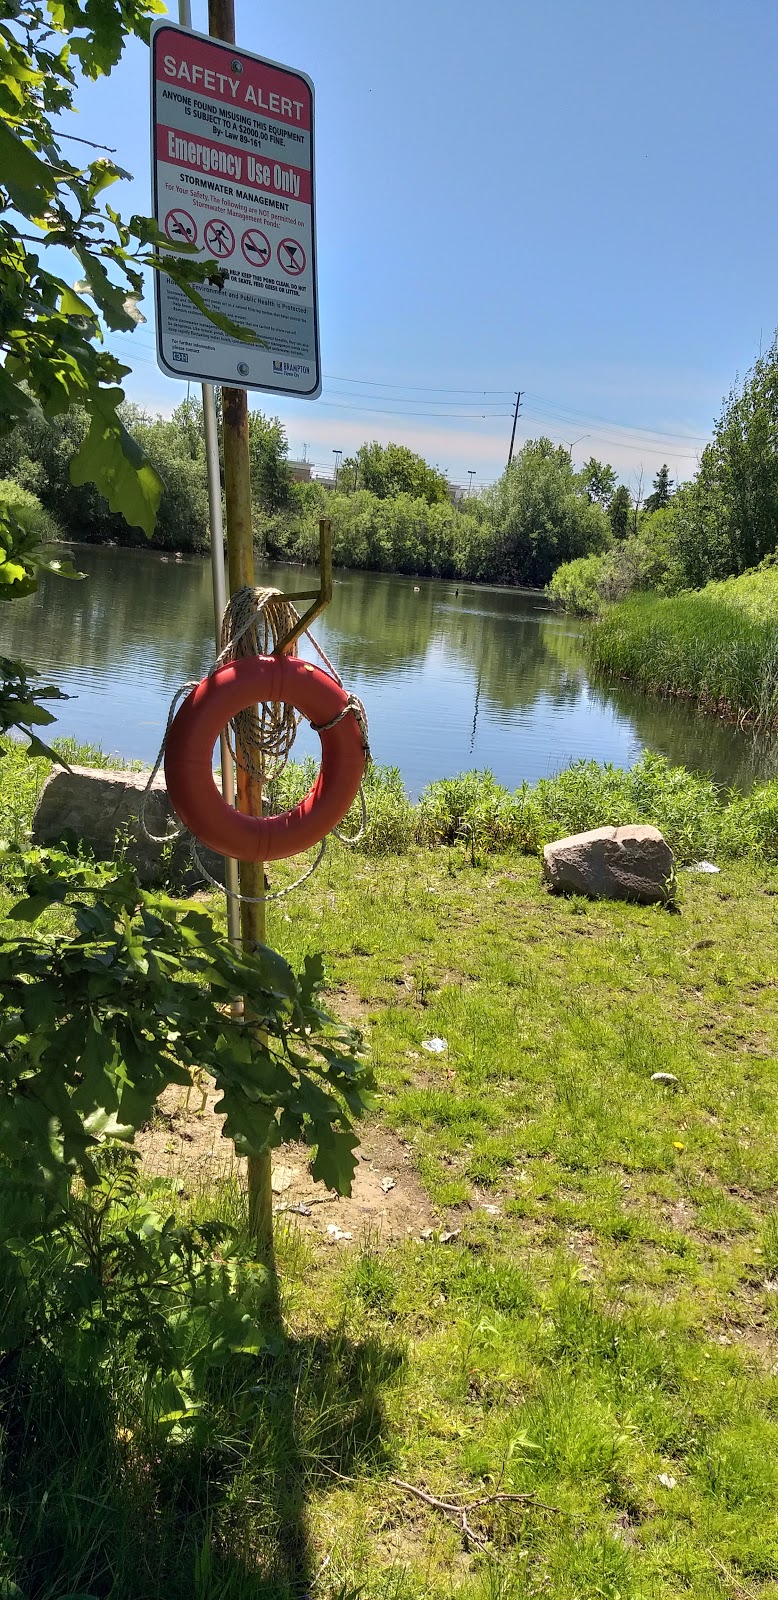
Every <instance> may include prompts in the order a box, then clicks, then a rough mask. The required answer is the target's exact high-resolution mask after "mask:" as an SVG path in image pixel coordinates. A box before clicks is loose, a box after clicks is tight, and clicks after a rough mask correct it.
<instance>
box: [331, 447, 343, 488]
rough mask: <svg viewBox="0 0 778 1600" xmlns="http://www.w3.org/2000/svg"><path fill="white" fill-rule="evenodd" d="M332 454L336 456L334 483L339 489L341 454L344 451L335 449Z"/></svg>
mask: <svg viewBox="0 0 778 1600" xmlns="http://www.w3.org/2000/svg"><path fill="white" fill-rule="evenodd" d="M332 454H333V455H334V457H335V483H334V488H336V489H337V487H338V473H339V472H340V458H341V456H342V454H343V451H342V450H333V452H332Z"/></svg>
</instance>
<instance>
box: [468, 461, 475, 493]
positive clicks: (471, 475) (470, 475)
mask: <svg viewBox="0 0 778 1600" xmlns="http://www.w3.org/2000/svg"><path fill="white" fill-rule="evenodd" d="M467 476H468V478H469V479H470V482H469V484H468V486H467V498H468V500H469V499H470V496H471V494H472V492H473V479H474V477H475V467H468V469H467Z"/></svg>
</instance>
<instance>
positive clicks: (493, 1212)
mask: <svg viewBox="0 0 778 1600" xmlns="http://www.w3.org/2000/svg"><path fill="white" fill-rule="evenodd" d="M481 1210H482V1211H485V1212H486V1215H487V1217H499V1215H500V1207H499V1206H482V1207H481Z"/></svg>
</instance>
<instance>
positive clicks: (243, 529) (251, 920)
mask: <svg viewBox="0 0 778 1600" xmlns="http://www.w3.org/2000/svg"><path fill="white" fill-rule="evenodd" d="M208 31H209V33H210V34H211V35H212V37H214V38H216V39H224V40H225V42H226V43H227V44H234V43H235V0H208ZM222 434H223V439H224V499H225V505H226V509H227V567H228V573H229V582H230V594H231V595H232V594H235V592H236V590H237V589H244V588H249V589H253V588H254V537H253V530H252V525H251V468H250V459H249V407H248V394H247V392H246V390H245V389H233V388H231V387H223V388H222ZM236 778H237V802H238V810H239V811H242V812H244V813H246V814H247V815H248V816H252V817H261V815H262V785H261V783H260V781H259V779H258V778H255V777H254V775H253V773H251V772H248V771H247V770H246V769H245V768H244V767H243V766H241V764H240V763H238V766H237V772H236ZM238 876H239V880H240V892H241V894H242V895H244V896H245V897H246V898H245V899H244V900H243V901H242V902H241V907H240V931H241V937H242V941H243V948H244V950H245V951H247V952H248V951H252V950H254V949H256V946H257V945H259V944H264V943H265V903H264V900H263V899H262V898H261V896H263V895H264V893H265V867H264V862H262V861H241V863H240V867H239V872H238ZM248 1198H249V1228H250V1231H251V1234H252V1237H253V1238H254V1239H255V1241H256V1243H257V1245H258V1248H259V1252H260V1255H261V1256H262V1258H263V1260H264V1261H265V1262H266V1263H267V1264H268V1265H272V1261H273V1195H272V1190H271V1187H270V1151H269V1150H268V1151H266V1152H265V1153H264V1154H263V1155H261V1156H249V1160H248Z"/></svg>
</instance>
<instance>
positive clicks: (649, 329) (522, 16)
mask: <svg viewBox="0 0 778 1600" xmlns="http://www.w3.org/2000/svg"><path fill="white" fill-rule="evenodd" d="M192 12H193V25H194V27H195V28H199V29H201V31H206V15H207V6H206V0H192ZM171 13H172V15H173V17H174V18H175V16H176V15H177V12H176V9H175V5H174V4H171ZM236 22H237V36H238V42H239V43H240V44H243V45H245V47H246V48H247V49H250V50H253V51H255V52H257V53H258V54H262V55H267V56H269V57H271V58H272V59H275V60H277V61H281V62H284V63H287V64H289V65H291V66H294V67H299V68H302V69H303V70H304V71H306V72H308V73H309V74H310V76H311V77H312V78H313V80H314V83H315V86H316V94H317V128H316V137H317V207H318V237H319V283H320V315H321V330H322V364H323V371H324V373H325V384H324V392H323V395H322V398H321V400H319V401H312V402H306V401H296V400H295V401H292V400H288V399H284V398H280V399H277V398H274V397H269V396H268V397H267V399H265V397H263V396H258V397H256V399H255V400H254V401H252V403H256V404H259V405H260V406H261V407H262V409H264V410H268V411H270V412H271V413H273V414H277V415H279V416H280V417H281V419H282V420H283V422H284V424H285V426H286V428H287V431H288V435H289V442H290V451H291V453H292V454H293V455H299V454H301V453H302V449H303V445H304V444H305V445H306V446H307V454H308V457H309V459H311V460H312V461H313V462H314V463H316V464H318V465H320V466H321V468H322V469H327V470H329V469H330V468H331V464H332V461H333V455H332V452H333V450H334V449H342V450H344V451H345V452H346V453H348V452H349V451H350V450H351V449H353V448H354V447H355V446H356V445H357V444H359V443H360V442H361V441H362V440H363V439H365V438H377V439H380V440H382V441H386V440H389V439H396V440H398V441H400V442H403V443H407V444H409V445H410V446H411V447H412V448H414V449H417V450H419V451H420V452H421V453H422V454H424V455H426V456H427V457H428V458H429V459H430V460H432V461H433V462H436V463H437V464H439V465H440V466H441V467H442V468H443V469H444V470H446V471H447V472H448V474H449V476H450V477H451V478H452V479H453V480H454V481H456V482H464V483H466V482H467V473H468V469H470V468H473V469H475V482H476V484H479V483H486V482H489V481H491V480H493V479H494V478H495V477H496V476H497V475H498V473H499V472H500V471H501V469H502V467H503V465H504V462H505V457H506V454H507V445H508V439H509V436H510V426H511V423H510V411H511V409H512V397H513V394H514V392H515V390H516V389H517V388H521V389H522V390H523V391H525V399H524V402H523V408H522V416H521V417H520V421H519V429H518V435H517V437H518V439H519V441H521V440H522V439H523V438H527V437H536V436H537V435H538V434H539V433H542V432H546V433H548V434H549V435H550V436H551V437H552V438H554V439H556V440H559V441H560V442H564V443H565V444H567V445H572V447H573V459H574V460H575V461H576V462H577V463H579V464H580V462H582V461H583V460H584V459H585V457H586V456H588V455H589V454H591V453H594V454H596V455H598V456H600V457H603V458H605V459H608V460H610V461H612V462H613V463H614V465H615V466H616V467H617V468H618V470H619V472H620V473H621V475H622V476H623V477H625V478H627V479H632V481H633V482H634V479H635V477H636V475H637V473H638V472H639V470H640V468H641V466H642V467H643V469H644V472H645V476H646V480H647V481H650V479H651V478H652V477H653V475H654V473H655V472H656V469H657V467H658V466H659V465H660V463H661V462H662V461H665V460H666V461H668V463H669V464H670V468H671V471H672V472H673V474H674V475H676V476H680V477H688V476H691V474H692V473H693V471H694V467H695V461H696V457H697V454H698V452H699V450H700V449H701V448H702V445H703V443H704V441H705V439H706V437H708V435H709V431H710V427H711V422H712V419H713V417H714V416H715V414H716V412H717V411H718V409H719V406H720V403H721V399H722V396H723V395H724V394H725V392H726V391H727V390H728V388H729V386H730V384H731V382H732V381H733V379H734V378H735V376H736V374H737V373H738V372H739V373H741V374H742V373H743V372H744V371H745V370H746V369H747V367H748V366H749V365H750V363H751V361H752V360H753V359H754V357H755V356H756V355H757V354H758V351H759V348H760V343H762V344H767V343H768V342H769V340H770V338H771V335H772V331H773V328H774V326H775V324H776V323H778V300H777V298H776V232H777V231H778V220H777V217H778V212H777V210H776V205H775V187H776V184H775V162H776V146H777V141H776V132H777V131H778V130H777V128H776V124H777V123H778V111H777V110H776V95H775V87H774V84H775V70H776V62H777V61H778V7H776V5H775V3H774V0H544V3H539V0H535V3H534V4H529V3H528V0H482V4H481V5H480V6H475V7H474V6H473V5H472V4H467V5H466V4H464V0H445V3H443V0H416V3H411V0H394V4H393V5H392V6H389V7H386V6H384V7H378V6H365V5H364V4H356V3H355V0H330V3H329V4H327V5H323V4H322V3H321V0H318V3H314V0H287V3H286V4H284V5H282V6H271V5H268V4H266V3H264V0H263V3H260V0H236ZM148 93H149V91H148V54H147V51H146V50H145V47H142V46H140V45H138V44H134V45H133V46H132V47H131V48H129V49H128V51H127V52H126V54H125V56H124V58H123V60H122V62H121V64H120V66H119V67H118V68H117V69H116V71H115V73H114V74H113V75H112V76H111V78H110V80H109V81H107V82H103V83H99V84H97V85H94V86H92V85H89V86H86V87H85V88H84V89H83V91H82V92H81V93H80V95H79V105H80V112H81V114H80V117H79V119H78V132H79V133H80V134H82V135H83V136H84V137H87V138H91V139H95V140H99V141H102V142H105V143H107V144H109V145H114V146H116V148H117V152H118V154H117V160H118V161H119V163H120V164H121V165H122V166H125V167H127V168H128V169H129V170H130V171H131V172H133V173H134V174H135V182H134V183H133V185H132V186H129V185H122V186H121V189H122V191H123V192H122V193H121V198H120V205H121V209H123V210H125V211H129V210H133V211H147V210H148V209H149V208H150V202H149V176H148V166H149V156H148V142H149V136H148ZM69 126H70V127H72V130H73V131H74V132H75V131H76V123H75V122H74V123H71V124H69ZM72 148H73V150H74V151H75V149H76V147H75V146H73V147H72ZM119 193H120V191H119V188H118V187H117V188H116V189H115V190H114V191H113V193H112V195H111V197H110V198H111V199H112V201H114V203H116V200H115V199H114V197H118V196H119ZM146 309H147V314H148V315H149V318H151V316H152V311H151V303H150V301H149V303H148V304H147V307H146ZM115 347H116V349H117V350H120V351H121V353H122V355H123V356H124V357H125V358H126V359H128V361H129V362H131V363H132V365H133V368H134V371H133V376H132V378H131V379H129V380H128V382H127V388H128V393H129V394H130V396H131V397H132V398H133V399H136V400H138V401H140V402H142V403H143V404H144V405H146V406H147V407H148V408H149V409H151V410H161V411H169V410H170V409H172V407H173V406H174V405H175V404H177V402H178V400H179V399H180V398H181V396H182V394H183V393H184V392H185V388H184V386H182V385H180V384H178V383H176V382H175V381H173V380H171V379H169V378H167V377H165V376H164V375H163V374H162V373H161V372H159V371H158V370H157V369H156V365H155V360H154V340H153V328H152V324H151V321H149V323H148V324H147V326H145V327H144V328H142V329H141V330H140V332H139V334H138V335H133V336H132V337H127V338H123V339H119V340H117V341H116V345H115Z"/></svg>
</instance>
